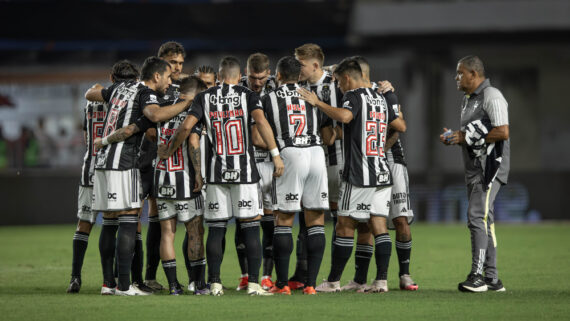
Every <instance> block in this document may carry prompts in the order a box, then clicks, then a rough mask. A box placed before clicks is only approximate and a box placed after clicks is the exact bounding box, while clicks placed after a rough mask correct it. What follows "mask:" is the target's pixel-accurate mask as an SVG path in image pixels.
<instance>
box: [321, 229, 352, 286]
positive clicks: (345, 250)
mask: <svg viewBox="0 0 570 321" xmlns="http://www.w3.org/2000/svg"><path fill="white" fill-rule="evenodd" d="M333 247H334V256H333V258H332V264H331V272H330V273H329V277H328V278H327V281H329V282H336V281H340V277H341V276H342V271H344V267H345V266H346V262H348V259H350V254H351V253H352V248H353V247H354V237H341V236H337V237H336V240H335V241H334V243H333Z"/></svg>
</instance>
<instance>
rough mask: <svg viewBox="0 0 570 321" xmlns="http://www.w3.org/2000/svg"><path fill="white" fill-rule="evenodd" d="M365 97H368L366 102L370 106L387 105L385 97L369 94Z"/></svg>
mask: <svg viewBox="0 0 570 321" xmlns="http://www.w3.org/2000/svg"><path fill="white" fill-rule="evenodd" d="M365 97H366V98H365V99H366V103H367V104H368V105H370V106H385V107H386V101H385V100H384V99H381V98H376V97H372V96H369V95H366V96H365Z"/></svg>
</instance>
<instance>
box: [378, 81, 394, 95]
mask: <svg viewBox="0 0 570 321" xmlns="http://www.w3.org/2000/svg"><path fill="white" fill-rule="evenodd" d="M389 91H392V92H396V89H394V86H392V84H391V83H390V82H389V81H388V80H382V81H379V82H378V92H379V93H381V94H385V93H387V92H389Z"/></svg>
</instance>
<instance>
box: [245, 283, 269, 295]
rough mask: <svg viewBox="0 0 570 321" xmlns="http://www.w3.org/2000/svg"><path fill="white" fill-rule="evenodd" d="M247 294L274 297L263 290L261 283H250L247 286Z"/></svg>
mask: <svg viewBox="0 0 570 321" xmlns="http://www.w3.org/2000/svg"><path fill="white" fill-rule="evenodd" d="M247 294H249V295H273V293H271V292H268V291H265V290H264V289H262V288H261V285H259V283H252V282H249V283H248V284H247Z"/></svg>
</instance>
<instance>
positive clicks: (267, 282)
mask: <svg viewBox="0 0 570 321" xmlns="http://www.w3.org/2000/svg"><path fill="white" fill-rule="evenodd" d="M274 285H275V283H273V281H271V277H270V276H264V277H263V279H262V280H261V287H262V288H263V289H264V290H266V291H267V290H269V289H271V288H272V287H273V286H274Z"/></svg>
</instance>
